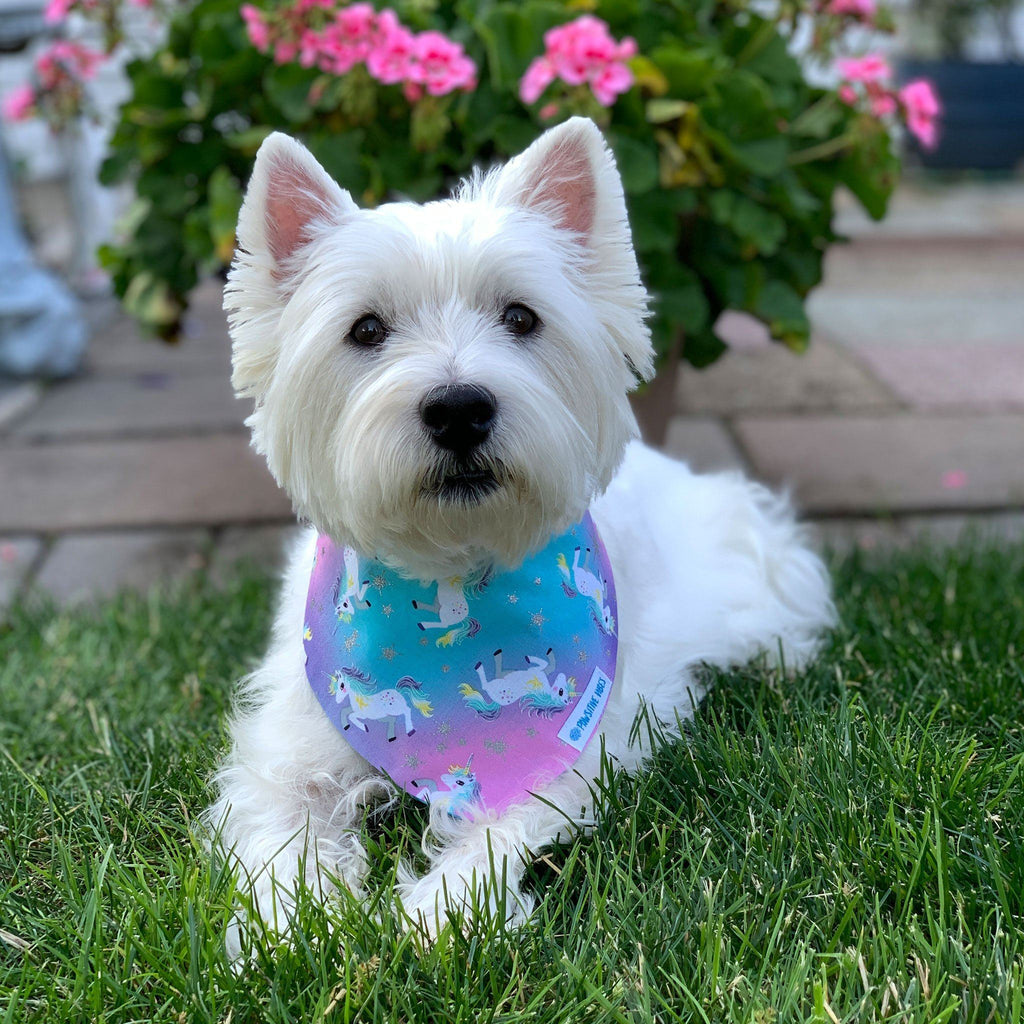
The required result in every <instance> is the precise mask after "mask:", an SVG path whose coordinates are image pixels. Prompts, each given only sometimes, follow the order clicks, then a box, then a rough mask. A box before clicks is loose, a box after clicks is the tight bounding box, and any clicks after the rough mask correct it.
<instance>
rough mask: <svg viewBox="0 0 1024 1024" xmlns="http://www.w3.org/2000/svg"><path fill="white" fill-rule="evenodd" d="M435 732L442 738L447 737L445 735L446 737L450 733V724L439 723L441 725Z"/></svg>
mask: <svg viewBox="0 0 1024 1024" xmlns="http://www.w3.org/2000/svg"><path fill="white" fill-rule="evenodd" d="M437 731H438V732H439V733H440V734H441V735H442V736H447V735H448V733H450V732H451V731H452V723H451V722H442V723H441V724H440V725H439V726H438V727H437Z"/></svg>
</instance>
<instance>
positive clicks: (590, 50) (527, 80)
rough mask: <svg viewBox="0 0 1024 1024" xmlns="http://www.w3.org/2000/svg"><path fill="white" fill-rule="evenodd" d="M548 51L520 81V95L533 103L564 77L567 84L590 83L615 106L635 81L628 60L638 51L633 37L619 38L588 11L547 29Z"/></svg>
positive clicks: (607, 103)
mask: <svg viewBox="0 0 1024 1024" xmlns="http://www.w3.org/2000/svg"><path fill="white" fill-rule="evenodd" d="M544 47H545V50H544V53H543V55H542V56H540V57H538V58H536V60H534V61H532V62H531V64H530V66H529V67H528V68H527V69H526V73H525V74H524V75H523V77H522V79H521V80H520V82H519V96H520V98H521V99H522V100H523V102H524V103H533V102H535V101H536V100H537V99H539V98H540V96H541V94H542V93H543V92H544V90H545V89H546V88H547V87H548V86H549V85H550V84H551V83H552V82H553V81H554V80H555V79H556V78H560V79H561V80H562V81H563V82H565V83H566V84H567V85H583V84H585V83H586V84H589V85H590V88H591V90H592V91H593V93H594V96H595V97H596V98H597V101H598V102H599V103H601V104H602V105H603V106H606V107H607V106H611V104H612V103H614V102H615V98H616V97H617V96H618V95H619V94H620V93H623V92H625V91H626V90H627V89H629V87H630V86H631V85H632V84H633V73H632V72H631V71H630V70H629V68H628V67H627V66H626V64H625V63H624V62H625V61H626V60H628V59H629V58H630V57H633V56H635V54H636V52H637V46H636V41H635V40H633V39H630V38H628V37H627V38H626V39H623V40H622V41H621V42H616V41H615V39H614V38H613V37H612V35H611V33H610V32H609V30H608V25H607V24H606V23H605V22H603V21H602V20H601V19H600V18H595V17H594V16H593V15H590V14H584V15H583V16H582V17H579V18H577V19H576V20H575V21H571V22H569V23H568V24H566V25H559V26H558V27H557V28H553V29H550V30H549V31H547V32H545V33H544Z"/></svg>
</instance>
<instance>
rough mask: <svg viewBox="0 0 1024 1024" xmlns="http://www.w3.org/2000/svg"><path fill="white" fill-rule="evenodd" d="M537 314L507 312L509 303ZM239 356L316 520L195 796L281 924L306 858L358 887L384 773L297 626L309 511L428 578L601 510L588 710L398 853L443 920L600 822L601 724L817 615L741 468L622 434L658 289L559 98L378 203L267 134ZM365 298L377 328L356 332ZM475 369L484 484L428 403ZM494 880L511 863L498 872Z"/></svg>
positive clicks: (805, 625) (513, 902)
mask: <svg viewBox="0 0 1024 1024" xmlns="http://www.w3.org/2000/svg"><path fill="white" fill-rule="evenodd" d="M512 302H519V303H524V304H526V305H527V306H529V307H530V308H532V309H533V310H535V311H536V313H537V314H538V315H539V317H540V321H541V327H540V329H539V331H538V333H537V335H536V336H534V337H530V338H525V339H524V338H516V337H512V336H511V335H509V334H508V333H507V331H506V330H505V329H504V328H503V327H502V325H501V313H502V310H503V309H504V308H505V306H507V305H508V304H509V303H512ZM225 307H226V308H227V309H228V310H229V312H230V323H231V331H232V336H233V339H234V377H233V381H234V384H235V387H236V389H237V391H238V392H239V393H240V394H241V395H246V396H251V397H253V398H254V399H255V403H256V404H255V411H254V412H253V414H252V416H251V417H250V419H249V420H248V423H249V425H250V426H251V428H252V434H253V444H254V445H255V446H256V448H257V449H258V450H259V451H261V452H262V453H263V454H264V455H265V456H266V458H267V462H268V464H269V466H270V469H271V471H272V472H273V474H274V475H275V477H276V478H277V480H278V482H279V483H280V484H281V486H282V487H284V489H285V490H286V491H287V492H288V494H289V495H290V496H291V498H292V500H293V502H294V505H295V508H296V510H297V512H298V514H299V515H300V516H301V517H302V518H304V519H306V520H308V521H309V522H310V523H311V524H312V528H310V529H309V530H308V531H307V532H306V533H305V535H304V536H303V537H302V538H301V541H300V542H299V543H297V544H296V546H295V548H294V550H293V551H292V553H291V559H290V564H289V567H288V570H287V573H286V578H285V583H284V592H283V596H282V598H281V602H280V607H279V610H278V614H277V621H276V624H275V627H274V633H273V639H272V641H271V644H270V649H269V652H268V653H267V655H266V657H265V659H264V661H263V663H262V664H261V665H260V667H259V668H258V669H257V670H256V671H255V672H254V673H253V674H252V675H251V676H250V677H249V678H248V679H247V680H246V682H245V684H244V686H243V690H242V699H241V702H240V706H239V709H238V711H237V712H236V715H235V717H234V719H233V721H232V724H231V735H232V745H231V750H230V753H229V754H228V756H227V759H226V761H225V763H224V764H223V766H222V767H221V769H220V771H219V772H218V775H217V784H218V792H219V795H218V798H217V800H216V802H215V804H214V805H213V807H212V808H211V809H210V810H209V812H208V815H207V820H208V821H209V822H210V823H211V824H212V825H213V826H215V827H216V828H218V829H219V830H220V831H219V837H220V840H221V842H222V843H223V845H224V846H225V847H226V848H227V849H229V850H230V851H231V852H232V854H233V856H234V857H235V858H237V861H238V863H239V865H240V866H241V867H242V868H243V869H244V871H245V873H246V875H247V877H248V879H249V881H250V883H251V885H252V889H253V893H254V895H255V897H256V902H257V905H258V907H259V908H260V912H261V913H262V914H263V915H264V917H266V918H267V919H268V920H269V919H274V922H275V923H276V924H277V926H278V927H287V916H288V912H289V911H290V908H291V907H292V893H293V891H294V889H295V886H296V883H297V881H298V875H299V873H300V870H303V865H304V871H305V882H306V883H308V884H310V885H312V886H315V887H318V888H320V889H321V890H323V891H329V890H330V888H331V887H332V886H333V885H334V884H336V880H338V881H340V882H341V883H342V884H344V885H346V886H348V887H349V888H351V889H352V890H353V891H354V892H356V893H360V892H361V885H362V880H363V877H364V875H365V872H366V857H365V853H364V849H363V847H362V845H361V843H360V838H359V829H360V826H361V821H362V815H363V810H364V808H365V807H366V806H367V805H370V804H372V803H374V802H376V801H379V800H382V799H387V798H389V797H390V796H391V795H393V792H394V788H393V786H392V785H391V784H390V782H389V781H387V780H386V779H382V778H381V777H380V776H379V775H378V774H377V773H375V772H374V771H373V770H371V769H370V767H369V765H368V764H367V762H365V761H364V760H363V759H362V758H361V757H360V756H359V755H358V754H356V753H355V752H354V751H353V750H352V748H351V747H349V746H348V744H347V743H346V742H345V740H344V739H343V737H342V735H341V734H340V733H338V732H337V731H336V730H335V728H334V727H333V726H332V725H331V723H330V722H329V721H328V719H327V718H326V716H325V715H324V713H323V712H322V710H321V708H320V706H319V704H318V703H317V701H316V698H315V697H314V695H313V693H312V691H311V689H310V687H309V684H308V682H307V680H306V674H305V668H304V660H305V658H304V650H303V643H302V632H303V618H304V608H305V600H306V590H307V587H308V582H309V572H310V567H311V562H312V556H313V550H314V541H315V536H316V532H317V530H320V531H324V532H327V533H329V534H330V535H331V536H332V537H333V539H334V540H335V541H336V542H337V543H343V544H351V545H353V546H354V547H356V548H357V549H359V550H361V551H370V552H376V553H378V555H379V556H381V557H383V558H384V559H385V560H387V561H388V562H390V563H391V564H393V565H395V566H396V567H399V568H401V569H402V570H404V571H405V572H407V573H408V574H409V575H411V576H415V577H418V578H420V579H423V580H430V579H436V578H438V577H442V576H449V575H452V574H453V573H454V572H462V571H466V570H468V569H470V568H472V567H476V566H478V565H480V564H481V563H482V562H484V561H488V562H489V561H497V562H498V563H500V564H507V565H514V564H516V563H518V562H519V561H521V560H522V558H523V557H524V556H525V555H527V554H528V553H530V552H532V551H534V550H536V549H537V548H538V547H540V546H541V545H542V544H543V543H545V542H546V541H547V540H548V539H549V538H550V537H551V536H552V535H553V534H555V533H556V532H558V531H561V530H563V529H565V528H567V527H568V525H570V524H571V523H573V522H575V521H577V520H578V519H579V518H580V517H581V515H582V514H583V512H584V510H586V509H587V508H588V507H589V508H590V509H591V510H592V513H593V516H594V519H595V520H596V522H597V524H598V527H599V529H600V531H601V534H602V536H603V538H604V542H605V545H606V547H607V549H608V555H609V557H610V559H611V563H612V566H613V568H614V573H615V584H616V589H617V591H618V602H619V609H618V610H619V620H620V621H619V628H618V632H619V638H620V643H619V663H618V670H617V673H616V683H615V688H614V691H613V695H612V697H611V700H610V702H609V704H608V708H607V711H606V712H605V716H604V718H603V719H602V722H601V727H600V735H601V737H602V739H603V744H602V742H601V740H598V739H595V740H594V741H592V742H591V743H590V744H589V746H588V747H587V748H586V750H585V751H584V752H583V755H582V756H581V757H580V759H579V761H578V762H577V764H576V769H575V771H574V772H571V773H567V774H566V775H564V776H562V777H561V778H559V779H558V780H557V781H556V782H555V783H553V784H552V785H551V786H550V787H548V789H547V790H545V791H544V792H543V793H542V794H541V796H542V797H543V800H539V799H533V800H530V801H528V802H526V803H523V804H521V805H518V806H515V807H513V808H510V809H509V810H507V811H506V812H505V813H503V814H502V815H501V816H494V815H491V816H489V817H487V818H485V819H482V820H477V821H473V822H467V821H456V820H453V819H450V818H448V817H447V816H446V815H445V814H444V813H443V809H441V808H439V807H434V808H432V809H431V811H430V833H431V836H432V839H431V841H430V842H429V843H428V844H427V847H426V848H427V850H428V852H429V856H430V863H431V867H430V869H429V870H428V871H427V873H426V874H424V875H423V876H422V877H416V876H414V875H413V874H412V872H411V871H409V870H407V869H406V870H404V872H403V876H402V884H401V886H400V896H401V901H402V906H403V908H404V910H405V912H406V913H407V914H409V915H411V916H412V917H413V919H420V920H422V921H424V922H425V924H426V927H427V928H428V929H429V930H430V931H435V930H436V929H437V928H438V927H439V926H440V925H442V924H443V923H444V920H445V913H444V911H445V905H446V901H447V903H448V904H450V905H458V904H471V903H473V902H476V903H477V905H478V906H479V905H484V906H492V907H494V906H498V905H502V906H504V907H505V912H506V913H507V914H508V916H509V918H510V919H511V920H512V921H514V922H519V921H522V920H524V919H525V917H526V915H528V913H529V910H530V906H531V903H530V898H529V897H528V896H527V895H525V894H523V893H521V892H520V891H519V882H520V880H521V879H522V876H523V872H524V867H525V858H527V857H528V856H529V853H531V852H532V853H536V852H537V851H539V850H542V849H543V848H544V847H545V846H547V845H549V844H550V843H552V842H553V840H554V839H555V838H556V836H558V835H559V834H565V833H566V832H568V831H571V827H572V824H573V823H576V824H578V825H579V824H585V823H586V822H588V821H589V820H591V815H592V810H591V808H590V793H589V788H588V782H591V781H592V780H594V779H596V778H597V777H598V775H599V771H600V751H601V748H602V745H603V747H604V749H605V751H606V752H607V754H608V755H610V756H611V757H612V758H614V759H615V761H616V762H617V763H618V764H619V765H621V766H622V767H623V768H625V769H633V768H636V767H637V766H638V765H639V764H640V762H641V760H642V759H643V757H644V756H645V754H646V753H648V752H649V751H646V750H645V749H644V742H645V737H646V733H644V732H643V731H642V730H640V735H639V736H638V737H636V738H635V740H634V741H633V742H631V740H630V736H631V731H632V726H633V723H634V720H635V718H636V715H637V713H638V712H639V711H640V710H641V708H642V707H643V706H644V705H646V706H647V708H649V710H650V712H651V713H652V714H653V715H654V716H655V717H656V718H657V720H658V721H659V722H660V723H662V724H663V725H664V726H665V727H666V728H667V732H668V734H670V735H671V734H673V733H675V732H676V731H677V729H678V723H679V722H680V721H681V720H683V719H686V718H687V717H688V716H689V715H690V714H691V713H692V709H693V702H694V701H696V700H698V699H699V698H700V696H701V693H702V682H701V675H700V671H699V670H700V668H701V667H702V666H704V665H713V666H733V665H739V664H742V663H744V662H746V661H748V660H749V659H750V658H752V657H754V656H755V655H757V654H759V653H761V652H764V653H766V654H767V656H768V657H769V659H772V660H776V659H778V658H780V657H781V658H782V659H783V660H784V662H785V664H786V665H787V666H789V667H796V666H799V665H800V664H802V663H804V662H806V661H807V659H808V658H810V657H811V656H812V655H813V653H814V651H815V649H816V646H817V643H818V640H819V637H820V635H821V633H822V631H823V629H825V628H826V627H827V626H828V625H829V624H830V622H831V621H832V616H833V610H832V604H831V600H830V596H829V582H828V577H827V573H826V571H825V569H824V567H823V565H822V563H821V561H820V560H819V559H818V558H817V556H816V555H815V554H814V553H813V552H812V550H811V548H810V547H809V545H808V543H807V540H806V538H805V536H804V533H803V531H802V529H801V528H800V527H798V526H797V525H796V523H795V521H794V519H793V516H792V514H791V511H790V509H789V507H788V505H787V503H786V502H785V501H784V500H782V499H779V498H777V497H775V496H773V495H772V494H771V493H769V492H768V491H767V490H765V489H764V488H763V487H761V486H759V485H757V484H753V483H750V482H748V481H746V480H745V479H743V477H742V476H740V475H739V474H737V473H729V474H722V475H715V476H698V475H695V474H694V473H692V472H691V471H690V470H689V469H688V468H687V467H686V466H685V465H683V464H681V463H678V462H674V461H672V460H670V459H667V458H665V457H664V456H662V455H659V454H657V453H655V452H654V451H652V450H650V449H648V448H645V447H644V446H642V445H641V444H640V443H638V442H636V441H634V440H632V439H633V438H635V436H636V434H637V428H636V421H635V419H634V417H633V414H632V412H631V410H630V407H629V404H628V401H627V394H628V392H629V391H630V390H631V389H632V388H633V387H634V385H635V379H636V374H640V375H641V376H645V377H646V376H649V374H650V373H651V372H652V367H653V362H652V359H653V356H652V352H651V348H650V339H649V332H648V330H647V328H646V326H645V316H646V308H647V296H646V293H645V291H644V289H643V286H642V284H641V281H640V276H639V272H638V269H637V263H636V258H635V255H634V253H633V249H632V244H631V241H630V237H629V229H628V223H627V219H626V210H625V205H624V201H623V195H622V188H621V185H620V182H619V177H618V173H617V171H616V168H615V164H614V161H613V158H612V156H611V153H610V152H609V150H608V148H607V147H606V145H605V143H604V140H603V138H602V136H601V134H600V132H599V131H598V130H597V129H596V128H595V127H594V125H593V124H592V123H591V122H589V121H586V120H583V119H580V118H575V119H573V120H571V121H568V122H566V123H565V124H563V125H561V126H559V127H558V128H554V129H552V130H551V131H549V132H547V133H546V134H545V135H544V136H542V138H541V139H540V140H538V142H536V143H535V144H534V145H533V146H531V147H530V148H529V149H528V150H527V151H526V152H525V153H524V154H522V155H521V156H519V157H517V158H516V159H514V160H512V161H511V162H510V163H509V164H507V165H506V166H505V167H503V168H501V169H498V170H496V171H493V172H491V173H489V174H487V175H479V176H477V177H475V178H474V179H473V180H472V181H471V182H469V183H468V184H466V185H465V186H464V187H463V188H462V190H461V191H460V192H459V193H458V194H457V196H456V197H455V198H453V199H449V200H445V201H441V202H435V203H429V204H427V205H424V206H419V205H415V204H412V203H395V204H390V205H387V206H383V207H380V208H379V209H377V210H374V211H364V210H360V209H358V208H357V207H356V205H355V204H354V203H353V202H352V200H351V198H350V197H349V196H348V194H347V193H345V192H344V191H343V190H342V189H340V188H339V187H338V186H337V184H335V182H333V181H332V180H331V179H330V178H329V177H328V176H327V174H326V173H325V172H324V171H323V170H322V169H321V168H320V166H319V165H318V164H317V163H316V161H315V160H314V159H313V158H312V156H311V155H310V154H309V153H308V152H306V150H305V149H303V148H302V147H301V146H300V145H299V144H298V143H296V142H294V141H292V140H290V139H288V138H286V137H285V136H282V135H272V136H270V137H269V138H268V139H267V141H266V142H265V143H264V145H263V147H262V148H261V150H260V153H259V155H258V157H257V160H256V166H255V169H254V171H253V177H252V181H251V183H250V185H249V190H248V194H247V196H246V200H245V204H244V206H243V208H242V213H241V217H240V220H239V251H238V254H237V257H236V260H235V264H234V266H233V268H232V272H231V277H230V281H229V284H228V287H227V289H226V292H225ZM368 313H374V314H376V315H379V316H380V317H381V318H382V319H383V320H384V321H385V323H386V324H387V325H388V327H389V329H390V334H389V336H388V338H387V340H386V342H385V343H384V344H383V345H382V346H381V347H380V348H379V349H374V350H372V351H370V350H367V349H362V348H359V347H357V346H355V345H353V344H351V343H350V342H348V341H346V335H347V333H348V331H349V329H350V327H351V326H352V324H353V323H354V322H356V321H357V320H358V319H359V318H360V317H361V316H364V315H366V314H368ZM452 383H470V384H477V385H482V386H484V387H486V388H489V389H490V390H491V391H492V392H493V393H494V395H495V396H496V398H497V403H498V416H497V420H496V424H495V427H494V430H493V433H492V435H491V437H490V438H489V439H488V441H487V442H486V444H485V446H484V449H483V453H482V456H481V457H482V458H483V459H485V460H486V463H487V465H488V466H489V467H490V468H492V469H494V471H495V473H496V475H497V477H498V479H499V481H500V486H499V488H498V489H497V490H496V491H495V492H494V493H492V494H489V495H487V496H485V497H483V498H482V499H481V500H480V501H479V502H476V503H453V502H446V501H442V500H441V499H439V498H438V497H437V495H436V493H432V492H431V489H430V487H429V484H430V482H431V481H434V480H436V479H437V478H438V474H442V475H443V474H444V473H446V472H450V471H451V466H450V463H449V462H447V461H446V460H448V459H449V458H450V456H449V455H448V454H447V453H445V452H443V451H441V449H440V448H438V446H437V445H436V444H435V443H434V442H433V441H432V439H431V437H430V436H429V434H428V433H427V431H426V430H425V429H424V427H423V424H422V423H421V421H420V417H419V412H418V409H419V405H420V402H421V401H422V399H423V398H424V396H425V395H426V394H427V392H429V391H430V390H431V389H432V388H434V387H436V386H438V385H447V384H452ZM492 870H494V871H496V872H497V878H501V877H502V872H503V871H504V877H505V881H506V885H507V890H506V891H499V890H500V883H499V882H498V881H497V880H496V878H495V876H494V875H493V874H492Z"/></svg>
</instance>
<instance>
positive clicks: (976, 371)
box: [859, 345, 1024, 411]
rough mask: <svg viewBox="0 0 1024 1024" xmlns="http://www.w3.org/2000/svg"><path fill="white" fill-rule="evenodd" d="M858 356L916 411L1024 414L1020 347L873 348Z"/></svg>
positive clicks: (1023, 347) (1023, 363) (1023, 362)
mask: <svg viewBox="0 0 1024 1024" xmlns="http://www.w3.org/2000/svg"><path fill="white" fill-rule="evenodd" d="M859 355H860V358H861V359H862V360H863V362H864V363H865V364H866V365H867V366H869V367H870V368H871V370H872V371H873V372H874V374H875V375H876V377H878V379H879V380H882V381H884V382H885V383H886V384H887V385H888V386H889V387H890V388H892V390H893V391H894V392H895V393H896V394H897V395H898V396H899V397H900V398H901V399H902V400H903V401H904V402H906V403H907V404H908V405H912V406H914V408H918V409H938V408H958V407H959V408H969V409H979V410H985V411H996V410H1001V409H1006V410H1018V409H1020V410H1024V345H946V346H943V347H941V348H935V347H924V346H914V347H904V348H883V347H881V346H873V347H864V348H861V349H860V351H859Z"/></svg>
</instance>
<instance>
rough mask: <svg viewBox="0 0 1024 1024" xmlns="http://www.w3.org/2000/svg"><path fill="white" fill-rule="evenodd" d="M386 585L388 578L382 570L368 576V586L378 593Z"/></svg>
mask: <svg viewBox="0 0 1024 1024" xmlns="http://www.w3.org/2000/svg"><path fill="white" fill-rule="evenodd" d="M387 585H388V578H387V576H385V575H384V573H382V572H378V573H374V574H373V575H372V576H371V577H370V586H371V587H373V589H374V590H376V591H377V593H378V594H379V593H380V592H381V591H382V590H383V589H384V588H385V587H386V586H387Z"/></svg>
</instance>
